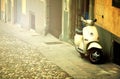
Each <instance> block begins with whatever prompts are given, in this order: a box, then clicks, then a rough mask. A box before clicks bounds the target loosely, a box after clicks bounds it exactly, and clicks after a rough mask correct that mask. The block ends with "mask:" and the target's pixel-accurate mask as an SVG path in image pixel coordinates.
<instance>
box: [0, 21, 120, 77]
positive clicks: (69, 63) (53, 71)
mask: <svg viewBox="0 0 120 79" xmlns="http://www.w3.org/2000/svg"><path fill="white" fill-rule="evenodd" d="M71 76H72V77H73V78H74V79H120V67H119V66H117V65H115V64H113V63H105V64H100V65H94V64H91V63H90V62H88V61H86V60H85V59H81V57H80V56H79V54H78V53H77V52H76V51H75V49H74V47H73V46H72V45H70V44H68V43H65V42H63V41H60V40H58V39H56V38H55V37H53V36H52V35H50V34H48V35H47V36H42V35H40V34H37V33H35V32H34V31H26V30H24V29H21V28H20V27H18V26H16V25H12V24H5V23H3V22H0V79H72V77H71Z"/></svg>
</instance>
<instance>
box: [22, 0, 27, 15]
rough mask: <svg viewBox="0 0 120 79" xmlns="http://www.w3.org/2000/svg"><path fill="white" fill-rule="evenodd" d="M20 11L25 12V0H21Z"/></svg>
mask: <svg viewBox="0 0 120 79" xmlns="http://www.w3.org/2000/svg"><path fill="white" fill-rule="evenodd" d="M22 13H23V14H26V0H22Z"/></svg>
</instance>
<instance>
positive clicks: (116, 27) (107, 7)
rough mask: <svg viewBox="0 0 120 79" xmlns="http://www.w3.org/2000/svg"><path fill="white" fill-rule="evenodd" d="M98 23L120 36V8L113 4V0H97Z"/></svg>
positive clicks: (96, 16)
mask: <svg viewBox="0 0 120 79" xmlns="http://www.w3.org/2000/svg"><path fill="white" fill-rule="evenodd" d="M94 14H95V18H97V25H99V26H101V27H102V28H104V29H106V30H108V31H109V32H111V33H113V34H115V35H116V36H118V37H120V8H116V7H113V6H112V0H95V13H94Z"/></svg>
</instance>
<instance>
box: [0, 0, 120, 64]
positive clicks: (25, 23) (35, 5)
mask: <svg viewBox="0 0 120 79" xmlns="http://www.w3.org/2000/svg"><path fill="white" fill-rule="evenodd" d="M112 1H113V0H107V1H105V0H0V4H1V6H0V19H1V20H2V21H4V22H10V23H13V24H19V25H20V26H21V27H22V28H24V29H27V30H30V29H33V30H35V31H36V32H37V33H39V34H41V35H47V33H51V34H52V35H54V36H55V37H57V38H59V39H61V40H63V41H67V42H70V43H72V42H73V39H74V35H75V29H76V28H80V29H82V28H83V26H82V23H81V21H80V17H81V16H84V17H85V18H86V19H93V18H96V19H97V22H96V24H95V25H96V27H97V29H98V32H99V36H100V43H101V45H102V46H103V50H104V53H105V54H106V56H107V59H108V60H110V61H113V62H115V63H116V64H120V63H119V61H120V53H119V52H120V32H119V30H120V8H116V7H114V6H112ZM105 7H107V8H105Z"/></svg>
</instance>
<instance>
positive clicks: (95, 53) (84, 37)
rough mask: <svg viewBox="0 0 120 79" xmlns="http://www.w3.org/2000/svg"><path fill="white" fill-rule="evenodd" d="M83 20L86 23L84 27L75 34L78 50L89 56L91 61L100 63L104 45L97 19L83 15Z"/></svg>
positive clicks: (82, 55) (83, 55)
mask: <svg viewBox="0 0 120 79" xmlns="http://www.w3.org/2000/svg"><path fill="white" fill-rule="evenodd" d="M81 21H82V22H84V23H85V24H86V26H85V27H84V28H83V29H82V30H79V29H77V30H76V34H75V36H74V44H75V48H76V50H77V51H78V52H79V53H80V55H81V57H87V58H88V59H89V60H90V62H91V63H94V64H97V63H100V62H101V60H102V57H103V52H102V46H101V45H100V44H99V37H98V32H97V29H96V27H95V26H94V22H95V21H96V20H85V19H84V18H83V17H81Z"/></svg>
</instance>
